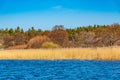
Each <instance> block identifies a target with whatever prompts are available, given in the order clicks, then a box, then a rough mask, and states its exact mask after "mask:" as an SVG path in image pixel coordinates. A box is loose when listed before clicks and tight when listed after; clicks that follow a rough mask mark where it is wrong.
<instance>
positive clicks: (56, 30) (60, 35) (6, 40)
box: [0, 24, 120, 49]
mask: <svg viewBox="0 0 120 80" xmlns="http://www.w3.org/2000/svg"><path fill="white" fill-rule="evenodd" d="M22 45H24V46H22ZM18 46H22V47H21V48H22V49H29V48H34V49H36V48H70V47H108V46H120V25H119V24H112V25H93V26H91V25H89V26H85V27H84V26H82V27H81V26H80V27H76V28H70V29H65V27H64V26H63V25H55V26H54V27H53V29H52V30H45V31H43V30H41V29H37V30H36V29H34V27H31V28H30V29H28V30H27V31H24V30H23V29H21V28H20V27H17V28H16V29H13V28H10V29H8V28H6V29H0V48H5V49H8V48H10V47H13V48H17V47H18Z"/></svg>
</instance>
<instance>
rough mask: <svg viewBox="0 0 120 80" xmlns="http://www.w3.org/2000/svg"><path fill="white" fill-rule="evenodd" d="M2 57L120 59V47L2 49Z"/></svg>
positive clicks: (0, 57)
mask: <svg viewBox="0 0 120 80" xmlns="http://www.w3.org/2000/svg"><path fill="white" fill-rule="evenodd" d="M0 59H47V60H55V59H87V60H120V47H107V48H70V49H69V48H68V49H28V50H27V49H26V50H24V49H21V50H1V51H0Z"/></svg>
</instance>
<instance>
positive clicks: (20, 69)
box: [0, 60, 120, 80]
mask: <svg viewBox="0 0 120 80" xmlns="http://www.w3.org/2000/svg"><path fill="white" fill-rule="evenodd" d="M0 80H120V61H93V60H91V61H88V60H55V61H50V60H0Z"/></svg>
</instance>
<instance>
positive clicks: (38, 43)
mask: <svg viewBox="0 0 120 80" xmlns="http://www.w3.org/2000/svg"><path fill="white" fill-rule="evenodd" d="M47 41H50V39H49V38H48V37H47V36H36V37H33V38H32V39H30V40H29V42H28V47H27V48H41V47H42V44H43V43H44V42H47Z"/></svg>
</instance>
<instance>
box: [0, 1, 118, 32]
mask: <svg viewBox="0 0 120 80" xmlns="http://www.w3.org/2000/svg"><path fill="white" fill-rule="evenodd" d="M119 4H120V0H0V28H11V27H12V28H15V27H17V26H20V27H21V28H24V29H28V28H30V27H32V26H34V27H35V28H36V29H38V28H40V29H42V30H46V29H49V30H50V29H52V27H53V26H54V25H64V26H65V27H66V28H75V27H78V26H87V25H94V24H99V25H104V24H107V25H109V24H113V23H120V5H119Z"/></svg>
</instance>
